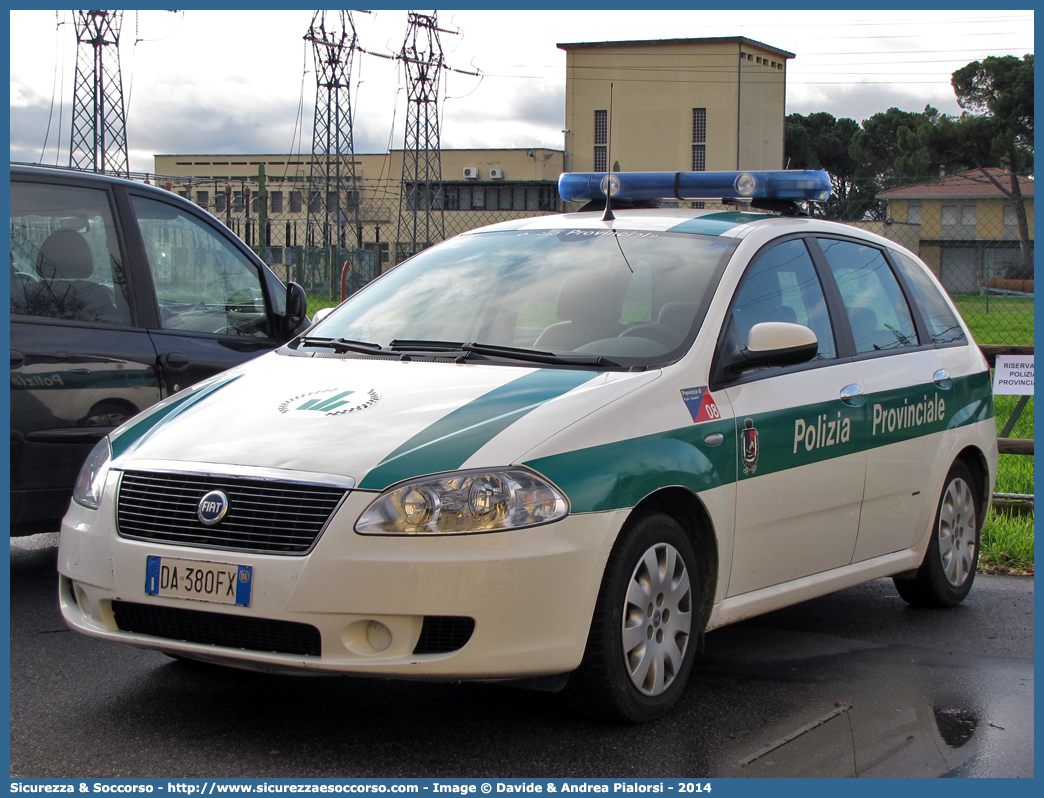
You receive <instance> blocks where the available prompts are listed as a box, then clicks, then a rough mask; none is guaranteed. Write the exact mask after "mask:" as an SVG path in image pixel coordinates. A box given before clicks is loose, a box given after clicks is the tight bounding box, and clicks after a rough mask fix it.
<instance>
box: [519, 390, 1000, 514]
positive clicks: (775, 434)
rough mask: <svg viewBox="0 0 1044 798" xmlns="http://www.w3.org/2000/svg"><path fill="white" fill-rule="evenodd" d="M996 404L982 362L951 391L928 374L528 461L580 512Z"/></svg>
mask: <svg viewBox="0 0 1044 798" xmlns="http://www.w3.org/2000/svg"><path fill="white" fill-rule="evenodd" d="M993 412H994V411H993V397H992V394H991V393H990V381H989V374H988V373H987V372H983V373H982V374H973V375H970V376H967V377H962V378H957V379H954V380H953V387H952V388H951V389H950V390H947V391H942V390H939V389H938V387H937V386H936V385H935V384H934V383H928V384H927V385H915V386H912V387H909V388H904V389H901V390H892V391H882V392H880V393H876V394H872V395H870V396H868V397H867V402H866V403H865V405H863V406H862V407H857V408H853V407H848V406H847V405H844V404H843V403H841V402H840V401H839V400H834V401H831V402H822V403H816V404H810V405H800V406H798V407H792V408H788V409H786V410H778V411H773V412H770V413H758V414H753V415H751V416H740V417H736V418H735V419H731V420H726V421H720V422H714V423H711V424H695V425H692V426H686V427H682V428H680V429H675V430H669V431H666V432H662V433H658V434H656V435H649V436H644V437H641V438H631V439H629V440H623V441H616V442H613V443H607V444H602V445H600V446H592V447H590V448H586V449H578V450H574V451H570V452H563V453H562V454H556V455H551V456H548V457H541V458H537V459H534V460H529V461H527V462H525V463H524V465H526V466H528V467H530V468H532V469H533V470H534V471H537V472H538V473H540V474H543V475H544V476H546V477H547V478H548V479H550V480H551V481H552V482H554V483H555V484H556V485H558V487H559V488H561V489H562V490H563V491H564V492H565V494H566V496H567V497H568V498H569V502H570V506H571V510H572V512H574V513H582V512H599V511H604V510H617V509H624V508H628V507H634V506H635V505H636V504H637V503H638V502H640V501H641V500H642V499H643V498H645V497H646V496H648V495H649V494H650V493H653V492H654V491H656V490H659V489H661V488H666V487H670V486H674V485H677V486H681V487H685V488H688V489H690V490H692V491H693V492H699V491H701V490H709V489H711V488H716V487H719V486H722V485H727V484H730V483H732V482H735V481H736V480H737V479H756V478H757V477H760V476H764V475H765V474H772V473H776V472H780V471H787V470H790V469H792V468H800V467H801V466H805V465H810V464H812V463H817V462H822V461H824V460H830V459H833V458H835V457H843V456H846V455H851V454H857V453H859V452H863V451H866V450H868V449H875V448H878V447H881V446H888V445H890V444H894V443H899V442H901V441H904V440H909V439H912V438H917V437H921V436H925V435H934V434H938V433H940V432H943V431H944V430H947V429H955V428H957V427H961V426H966V425H968V424H975V423H978V422H980V421H985V420H987V419H989V418H991V417H992V416H993ZM747 418H750V419H751V421H752V426H753V427H754V429H756V430H757V436H758V457H757V462H756V465H755V466H754V468H748V469H747V471H746V473H744V467H745V465H744V463H743V462H742V458H741V457H740V448H741V446H740V444H739V441H740V436H742V434H743V429H744V426H745V421H746V420H747ZM875 419H876V421H875ZM713 433H721V434H722V436H723V438H724V440H723V442H722V443H720V444H718V445H717V446H711V445H708V444H707V443H706V441H705V439H706V438H707V437H708V436H709V435H711V434H713Z"/></svg>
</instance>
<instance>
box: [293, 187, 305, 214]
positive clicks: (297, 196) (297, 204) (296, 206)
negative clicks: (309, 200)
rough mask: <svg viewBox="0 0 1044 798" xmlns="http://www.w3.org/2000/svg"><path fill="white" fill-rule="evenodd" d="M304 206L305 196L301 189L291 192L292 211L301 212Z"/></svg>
mask: <svg viewBox="0 0 1044 798" xmlns="http://www.w3.org/2000/svg"><path fill="white" fill-rule="evenodd" d="M303 208H304V197H303V196H302V195H301V192H300V191H291V192H290V213H300V212H301V210H302V209H303Z"/></svg>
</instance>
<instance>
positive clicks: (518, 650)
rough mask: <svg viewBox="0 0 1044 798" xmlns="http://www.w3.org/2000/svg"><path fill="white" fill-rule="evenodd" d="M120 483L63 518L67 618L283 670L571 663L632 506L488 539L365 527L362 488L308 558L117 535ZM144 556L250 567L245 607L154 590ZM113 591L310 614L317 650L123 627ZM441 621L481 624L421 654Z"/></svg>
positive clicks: (257, 612)
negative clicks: (380, 631)
mask: <svg viewBox="0 0 1044 798" xmlns="http://www.w3.org/2000/svg"><path fill="white" fill-rule="evenodd" d="M116 482H117V479H116V478H114V477H113V476H112V475H110V479H109V484H108V486H107V488H106V492H105V496H104V499H103V502H102V505H101V507H100V508H99V509H98V510H97V511H91V510H88V509H86V508H83V507H81V506H79V505H77V504H75V503H73V504H72V505H71V509H70V510H69V512H68V514H67V515H66V517H65V519H64V521H63V523H62V532H61V541H60V544H59V551H58V570H59V572H60V574H61V583H60V587H59V599H60V604H61V610H62V615H63V616H64V618H65V621H66V623H67V624H68V625H69V626H70V627H71V628H72V629H74V630H76V631H78V632H82V633H84V634H88V635H92V636H94V637H100V638H104V639H108V640H114V641H119V642H124V643H129V644H132V645H136V646H141V647H145V648H153V649H158V650H161V651H165V652H168V653H172V654H180V655H182V656H187V657H193V658H197V659H204V660H208V661H213V662H221V663H223V664H227V665H232V666H238V667H244V668H251V669H257V670H266V671H275V672H310V673H316V672H331V673H353V674H369V675H375V676H396V677H418V678H427V679H452V680H456V679H510V678H526V677H533V676H542V675H550V674H557V673H564V672H567V671H570V670H573V669H575V668H576V667H577V666H578V665H579V664H580V660H581V658H582V657H583V653H584V648H585V646H586V643H587V634H588V630H589V628H590V624H591V617H592V614H593V611H594V605H595V600H596V598H597V595H598V589H599V586H600V584H601V578H602V573H603V571H604V568H605V563H606V560H607V558H608V556H609V551H610V549H611V548H612V545H613V542H614V541H615V539H616V535H617V532H618V531H619V528H620V526H621V524H622V523H623V521H624V518H625V517H626V511H613V512H605V513H590V514H581V515H574V516H567V517H566V518H564V519H563V520H561V521H559V522H556V523H553V524H547V525H545V526H538V527H531V528H528V529H522V530H513V531H509V532H497V533H491V534H481V535H460V536H449V537H430V538H425V537H375V536H364V535H358V534H356V533H355V532H354V530H353V526H354V523H355V521H356V519H357V518H358V516H359V515H360V514H361V512H362V511H363V510H364V509H365V508H366V507H367V506H368V505H369V503H370V502H371V501H372V500H373V498H374V494H372V493H365V492H358V491H356V492H352V493H350V494H349V496H348V498H347V499H346V500H345V502H344V503H343V504H342V505H341V507H340V509H339V510H338V511H337V513H336V514H335V515H334V517H333V519H332V520H331V522H330V524H329V526H328V527H327V528H326V530H325V531H324V532H323V533H322V535H321V537H320V538H319V540H318V541H317V543H316V545H315V547H314V548H313V549H312V551H311V552H310V553H309V554H307V555H304V556H287V555H259V554H247V553H241V552H238V551H224V550H213V549H201V548H190V547H185V546H172V545H169V544H161V543H151V542H142V541H137V540H127V539H124V538H121V537H119V536H118V535H117V534H116V531H115V522H114V518H115V484H116ZM149 555H159V556H164V557H174V558H179V559H194V560H204V561H209V562H220V563H227V564H230V565H249V566H252V567H253V569H254V570H253V573H254V584H253V591H252V598H251V604H250V606H249V607H238V606H228V605H221V604H212V603H206V602H201V601H192V600H185V599H176V598H162V597H156V596H147V595H146V594H145V578H146V576H145V566H146V558H147V557H148V556H149ZM114 601H116V602H128V603H130V604H132V605H136V607H137V608H139V609H140V608H144V609H145V611H146V612H155V611H156V610H157V608H158V611H159V613H160V614H163V612H164V610H163V608H170V609H171V610H175V611H176V610H191V611H196V612H199V613H207V614H210V613H219V614H222V615H226V616H232V618H233V619H241V618H248V619H263V620H264V621H265V622H269V621H288V622H292V623H296V624H305V625H308V626H311V627H314V628H315V629H316V630H318V636H319V638H320V639H321V653H319V655H314V654H313V655H304V654H288V653H273V652H271V651H261V650H251V649H247V648H242V647H239V646H238V645H236V644H231V643H230V644H205V643H199V642H195V643H190V642H185V641H184V640H182V639H176V637H177V633H172V634H170V635H169V636H157V635H154V634H142V633H140V632H137V633H135V632H130V631H125V630H124V629H121V628H120V626H119V625H118V623H117V615H116V614H114V612H113V602H114ZM117 606H120V605H117ZM167 614H173V615H182V616H183V615H184V613H177V612H174V613H167ZM195 617H196V618H200V617H201V616H195ZM446 617H449V618H463V619H468V618H470V619H473V620H474V631H473V632H472V633H471V635H470V638H468V639H467V640H466V643H464V644H463V645H462V646H461V647H460V648H458V649H456V650H452V651H441V652H439V653H417V649H418V641H419V640H420V639H421V632H422V629H423V628H424V626H425V619H426V618H429V619H430V618H436V619H438V618H446ZM202 620H204V621H212V620H223V619H215V618H213V616H209V615H208V616H202ZM374 621H376V622H377V623H379V624H383V626H384V627H385V628H386V629H387V630H388V631H389V632H390V637H391V640H390V643H389V642H388V641H387V639H386V638H384V639H381V640H380V641H379V645H381V646H382V647H383V646H384V645H386V647H384V648H383V650H377V649H376V648H375V647H374V645H373V644H372V640H371V638H370V637H368V635H367V628H368V627H370V624H371V622H374ZM234 622H235V621H233V623H234ZM247 623H250V622H249V621H248V622H247ZM126 625H127V624H124V626H126ZM421 648H422V649H423V648H425V647H424V646H422V647H421Z"/></svg>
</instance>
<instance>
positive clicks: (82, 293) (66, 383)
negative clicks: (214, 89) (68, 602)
mask: <svg viewBox="0 0 1044 798" xmlns="http://www.w3.org/2000/svg"><path fill="white" fill-rule="evenodd" d="M10 175H11V227H10V238H11V385H10V396H11V534H12V535H31V534H35V533H38V532H54V531H57V530H58V528H59V526H60V525H61V519H62V516H63V515H64V514H65V510H66V508H67V506H68V504H69V498H70V497H71V496H72V490H73V484H74V483H75V481H76V476H77V473H78V471H79V469H80V466H81V465H82V464H83V461H84V459H85V458H86V457H87V455H88V454H89V453H90V451H91V448H92V447H93V446H94V444H95V443H96V442H97V441H98V440H99V439H100V438H101V437H102V436H103V435H105V434H107V433H108V432H110V431H111V430H112V429H113V428H114V427H116V426H118V425H119V424H121V423H123V421H125V420H126V419H128V418H130V417H131V416H133V415H135V414H136V413H138V412H139V411H141V410H144V409H145V408H146V407H148V406H149V405H152V404H154V403H155V402H158V401H159V400H160V399H163V398H165V397H167V396H169V395H171V394H173V393H175V392H177V391H179V390H181V389H182V388H184V387H186V386H188V385H192V384H193V383H195V382H198V381H199V380H202V379H204V378H206V377H209V376H211V375H212V374H216V373H217V372H219V371H223V370H224V369H227V368H231V367H232V366H235V365H237V364H239V363H242V362H243V361H245V360H248V359H250V358H252V357H255V356H256V355H259V354H262V353H264V352H267V351H269V350H271V349H273V348H275V347H277V346H280V345H281V344H283V343H285V342H286V341H287V340H289V339H290V338H292V337H293V336H294V335H296V334H297V333H298V332H300V331H301V330H303V329H304V328H305V327H306V326H307V325H308V318H307V315H306V313H307V309H306V301H305V295H304V291H303V289H302V288H301V287H300V286H298V285H297V284H295V283H290V284H289V288H288V287H286V286H284V285H283V284H282V283H281V282H280V280H279V278H278V277H276V275H275V274H273V273H272V271H271V270H270V269H269V268H268V267H267V266H265V264H264V263H263V262H262V261H261V260H260V259H259V258H258V257H257V255H256V254H254V253H253V252H252V251H251V250H250V249H249V248H248V247H247V246H246V245H245V244H244V243H243V242H242V241H241V240H240V239H238V238H237V237H236V236H235V235H234V234H233V233H232V232H231V231H230V230H228V228H226V227H225V225H223V224H222V223H221V222H220V221H218V220H217V219H216V218H214V217H213V216H212V215H210V214H209V213H207V212H206V211H204V210H202V209H201V208H199V207H197V206H196V205H193V204H192V203H191V202H188V201H187V200H185V199H183V198H181V197H179V196H177V195H175V194H172V193H171V192H169V191H165V190H163V189H160V188H157V187H155V186H150V185H145V184H141V183H136V182H132V181H130V180H121V179H118V178H113V177H108V176H104V175H97V174H93V173H84V172H76V171H71V170H62V169H49V168H43V167H37V166H21V165H12V166H11V171H10Z"/></svg>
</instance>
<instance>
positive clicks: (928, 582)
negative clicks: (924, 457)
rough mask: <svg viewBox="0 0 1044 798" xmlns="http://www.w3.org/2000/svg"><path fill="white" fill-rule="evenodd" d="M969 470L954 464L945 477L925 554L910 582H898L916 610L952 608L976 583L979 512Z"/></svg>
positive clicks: (958, 463)
mask: <svg viewBox="0 0 1044 798" xmlns="http://www.w3.org/2000/svg"><path fill="white" fill-rule="evenodd" d="M975 485H976V482H975V479H974V478H973V477H972V473H971V470H970V469H969V468H968V466H966V465H965V464H964V463H963V462H960V461H958V462H956V463H954V464H953V467H952V468H951V469H950V473H949V474H947V475H946V482H945V483H944V484H943V491H942V496H941V497H940V498H939V509H938V510H937V511H936V514H935V526H934V527H933V529H932V538H931V540H930V541H929V543H928V551H926V552H925V554H924V560H923V562H922V563H921V567H920V568H918V569H917V575H916V576H915V577H914V578H913V579H898V578H895V579H893V580H892V581H893V582H894V583H895V588H896V590H898V591H899V595H900V596H901V597H902V598H903V600H904V601H906V602H907V603H908V604H912V605H913V606H915V607H954V606H956V605H958V604H960V603H961V602H962V601H964V597H965V596H967V595H968V591H970V590H971V586H972V582H973V581H974V580H975V566H976V563H977V561H978V558H979V531H980V530H979V517H980V513H979V508H980V501H979V496H978V492H977V491H976V489H975Z"/></svg>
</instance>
